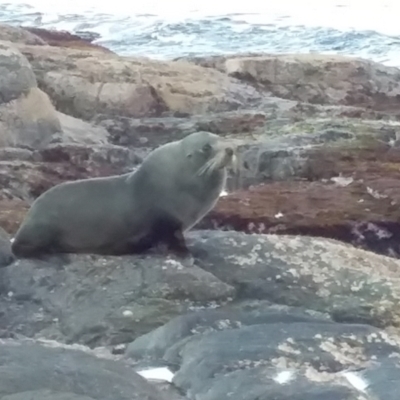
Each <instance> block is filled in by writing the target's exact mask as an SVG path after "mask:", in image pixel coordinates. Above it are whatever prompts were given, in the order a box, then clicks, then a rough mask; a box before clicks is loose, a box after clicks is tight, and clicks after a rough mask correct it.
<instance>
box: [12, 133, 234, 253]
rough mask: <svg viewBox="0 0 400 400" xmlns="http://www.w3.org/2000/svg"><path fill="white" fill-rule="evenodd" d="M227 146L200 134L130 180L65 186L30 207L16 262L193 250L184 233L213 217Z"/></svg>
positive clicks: (160, 154)
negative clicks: (162, 249)
mask: <svg viewBox="0 0 400 400" xmlns="http://www.w3.org/2000/svg"><path fill="white" fill-rule="evenodd" d="M227 147H229V145H228V144H227V142H225V141H224V140H223V139H221V138H219V137H218V136H216V135H213V134H211V133H207V132H197V133H195V134H192V135H189V136H187V137H186V138H184V139H182V140H180V141H175V142H171V143H168V144H166V145H164V146H161V147H159V148H157V149H156V150H154V151H153V152H151V153H150V154H149V156H148V157H147V158H146V159H145V160H144V161H143V163H142V164H141V166H140V167H139V168H138V169H137V171H135V172H133V173H129V174H124V175H118V176H112V177H105V178H93V179H84V180H78V181H73V182H65V183H62V184H60V185H57V186H55V187H53V188H51V189H50V190H48V191H47V192H45V193H43V194H42V195H41V196H40V197H38V198H37V199H36V201H35V202H34V203H33V204H32V207H31V209H30V210H29V212H28V214H27V216H26V218H25V220H24V221H23V223H22V225H21V227H20V229H19V230H18V232H17V234H16V236H15V238H14V242H13V243H12V250H13V253H14V254H15V255H16V256H17V257H37V256H39V255H40V254H43V253H47V254H48V253H92V254H94V253H95V254H104V255H106V254H108V255H122V254H132V253H138V252H142V251H145V250H148V249H150V248H151V247H153V246H155V245H156V244H159V243H161V242H163V243H165V244H166V245H167V246H168V248H169V249H170V250H172V251H174V252H177V253H179V254H186V253H187V252H188V250H187V248H186V245H185V241H184V238H183V232H184V231H186V230H188V229H190V228H191V227H192V226H193V225H195V224H196V223H197V222H198V221H199V220H200V219H201V218H203V217H204V215H205V214H207V212H208V211H210V210H211V209H212V208H213V207H214V205H215V203H216V201H217V200H218V197H219V195H220V193H221V190H222V189H223V188H224V184H225V180H226V168H225V166H226V165H228V164H229V163H230V162H231V161H232V157H229V156H228V155H227V153H226V151H225V149H226V148H227Z"/></svg>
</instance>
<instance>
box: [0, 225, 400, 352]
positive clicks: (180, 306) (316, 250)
mask: <svg viewBox="0 0 400 400" xmlns="http://www.w3.org/2000/svg"><path fill="white" fill-rule="evenodd" d="M187 237H188V245H189V247H190V248H191V249H192V252H193V255H194V259H195V260H194V264H193V265H191V264H190V263H188V262H186V261H181V260H179V259H175V258H174V257H168V258H165V257H163V256H161V255H157V254H146V255H143V256H129V257H98V256H90V255H87V256H85V255H80V256H78V255H70V256H68V257H52V258H50V259H49V260H47V261H37V260H18V261H16V262H15V263H13V264H12V265H10V266H9V267H7V268H3V269H2V270H1V271H2V274H3V275H2V282H3V297H2V301H0V306H1V307H2V310H1V312H0V318H1V321H0V322H1V326H4V327H6V332H4V333H3V334H4V335H9V334H11V333H12V334H19V335H24V336H28V337H36V336H41V337H48V338H52V339H55V340H59V341H62V342H66V343H81V344H86V345H89V346H91V347H95V346H100V345H118V344H123V343H127V342H130V341H132V340H134V339H135V338H136V337H138V336H140V335H142V334H145V333H147V332H149V331H151V330H152V329H155V328H157V327H159V326H161V325H163V324H165V323H167V322H168V321H170V319H171V318H173V317H176V316H178V315H181V314H182V313H185V312H187V311H189V310H193V309H198V308H199V307H200V308H204V307H206V308H210V307H211V308H213V307H215V306H221V305H224V304H228V303H231V302H233V303H241V302H244V301H261V302H262V301H268V302H270V303H271V304H282V305H287V306H296V307H302V308H304V309H310V310H315V311H318V312H323V313H326V314H328V315H330V316H331V317H332V319H333V320H334V321H337V322H343V323H369V324H371V325H374V326H377V327H387V326H391V325H396V324H397V321H398V318H399V307H398V305H399V298H400V293H399V291H398V287H397V286H396V284H395V282H396V280H397V279H398V277H399V274H400V272H399V271H400V269H399V267H400V261H397V260H394V259H391V258H387V257H383V256H379V255H376V254H374V253H369V252H365V251H363V250H359V249H355V248H352V247H351V246H347V245H343V244H340V243H338V242H335V241H332V240H328V239H316V238H308V237H286V236H273V235H270V236H265V235H246V234H243V233H239V232H212V231H209V232H207V231H206V232H196V231H193V232H190V234H188V235H187ZM8 294H11V297H10V296H9V295H8ZM243 311H245V310H243ZM300 317H301V315H300ZM249 318H250V319H251V318H252V317H251V316H250V317H249ZM301 318H303V317H301ZM177 326H178V325H177Z"/></svg>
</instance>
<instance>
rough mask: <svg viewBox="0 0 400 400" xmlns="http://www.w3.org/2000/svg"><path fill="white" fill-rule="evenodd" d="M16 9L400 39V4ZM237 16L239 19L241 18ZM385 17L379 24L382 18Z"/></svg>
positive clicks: (35, 2) (255, 1)
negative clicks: (219, 21)
mask: <svg viewBox="0 0 400 400" xmlns="http://www.w3.org/2000/svg"><path fill="white" fill-rule="evenodd" d="M12 5H13V6H14V5H15V6H18V5H28V6H30V7H32V9H31V10H30V11H31V12H41V13H43V14H46V15H48V16H49V15H52V16H55V15H58V16H64V15H65V14H75V15H82V14H86V16H87V17H90V14H93V13H97V14H100V13H102V14H109V15H113V16H115V17H118V16H125V17H126V16H130V17H136V16H139V15H143V14H152V15H154V16H159V17H161V18H162V19H164V20H169V21H182V20H184V19H190V18H205V17H210V16H222V15H227V14H229V15H230V17H231V18H233V19H237V20H240V21H244V22H248V23H251V24H268V23H272V22H273V23H274V24H280V25H282V26H287V25H288V24H289V25H306V26H313V27H332V28H336V29H339V30H352V29H356V30H375V31H377V32H381V33H384V34H386V35H398V34H400V25H399V24H398V15H399V14H400V2H399V1H398V0H386V1H382V0H370V1H364V0H351V1H350V0H342V1H340V0H324V1H321V0H307V1H305V0H304V1H301V2H300V1H298V0H280V1H277V2H270V1H261V0H247V1H245V2H231V3H229V7H227V6H226V3H225V2H222V1H221V2H216V1H214V0H203V1H201V2H199V1H197V0H169V1H165V0H152V1H147V2H136V1H126V0H113V1H111V2H110V1H108V0H81V1H79V2H75V1H70V2H66V1H65V2H64V1H59V0H21V1H18V0H15V1H14V3H13V4H12ZM235 14H236V15H235ZM377 15H379V18H377V17H376V16H377Z"/></svg>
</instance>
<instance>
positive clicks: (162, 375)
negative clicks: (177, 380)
mask: <svg viewBox="0 0 400 400" xmlns="http://www.w3.org/2000/svg"><path fill="white" fill-rule="evenodd" d="M136 372H137V373H138V374H139V375H141V376H143V378H145V379H147V380H150V381H165V382H172V378H173V377H174V374H173V373H172V372H171V371H170V370H169V369H168V368H166V367H160V368H150V369H144V370H141V371H136Z"/></svg>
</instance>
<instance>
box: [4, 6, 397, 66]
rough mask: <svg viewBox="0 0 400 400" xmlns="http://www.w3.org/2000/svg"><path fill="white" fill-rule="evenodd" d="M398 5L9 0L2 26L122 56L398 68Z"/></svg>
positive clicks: (5, 7)
mask: <svg viewBox="0 0 400 400" xmlns="http://www.w3.org/2000/svg"><path fill="white" fill-rule="evenodd" d="M399 18H400V0H368V1H365V0H364V1H361V0H308V1H307V0H244V1H240V2H238V1H237V2H224V1H217V0H201V1H199V0H196V1H194V0H146V1H140V2H136V1H127V0H107V1H105V0H79V1H72V0H71V1H60V0H57V1H55V0H11V1H10V0H9V1H7V0H3V1H1V3H0V21H2V22H7V23H10V24H12V25H16V26H18V25H24V26H35V27H42V28H56V29H60V30H67V31H69V32H73V33H85V34H87V33H90V34H94V35H95V36H96V37H97V39H96V40H95V42H97V43H100V44H103V45H105V46H107V47H109V48H111V49H112V50H114V51H116V52H117V53H119V54H123V55H145V56H149V57H153V58H158V59H170V58H175V57H180V56H188V55H191V56H193V55H211V54H233V53H238V52H270V53H288V52H303V53H304V52H306V53H309V52H321V53H330V54H332V53H341V54H347V55H353V56H359V57H363V58H367V59H372V60H375V61H379V62H382V63H384V64H386V65H393V66H400V23H399Z"/></svg>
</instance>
